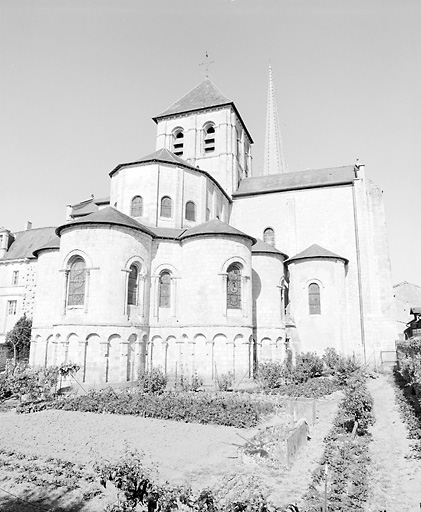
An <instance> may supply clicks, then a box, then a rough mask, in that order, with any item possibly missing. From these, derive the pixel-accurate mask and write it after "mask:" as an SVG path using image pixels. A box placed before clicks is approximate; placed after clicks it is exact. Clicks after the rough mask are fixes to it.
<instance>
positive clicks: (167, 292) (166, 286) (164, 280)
mask: <svg viewBox="0 0 421 512" xmlns="http://www.w3.org/2000/svg"><path fill="white" fill-rule="evenodd" d="M159 307H160V308H169V307H171V274H170V273H169V271H168V270H163V271H162V272H161V273H160V274H159Z"/></svg>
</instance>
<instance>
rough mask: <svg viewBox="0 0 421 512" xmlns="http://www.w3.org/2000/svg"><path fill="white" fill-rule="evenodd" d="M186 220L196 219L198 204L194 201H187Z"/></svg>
mask: <svg viewBox="0 0 421 512" xmlns="http://www.w3.org/2000/svg"><path fill="white" fill-rule="evenodd" d="M185 217H186V220H193V221H195V220H196V205H195V204H194V203H193V201H187V203H186V215H185Z"/></svg>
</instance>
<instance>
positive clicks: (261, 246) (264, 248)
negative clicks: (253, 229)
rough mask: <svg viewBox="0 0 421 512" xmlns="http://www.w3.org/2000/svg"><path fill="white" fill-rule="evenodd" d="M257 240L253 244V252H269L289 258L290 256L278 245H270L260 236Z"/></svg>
mask: <svg viewBox="0 0 421 512" xmlns="http://www.w3.org/2000/svg"><path fill="white" fill-rule="evenodd" d="M256 240H257V242H256V243H255V244H254V245H253V248H252V250H251V252H252V253H253V254H255V253H267V254H277V255H278V256H283V257H284V258H288V256H287V255H286V254H285V253H283V252H281V251H279V250H278V249H277V248H276V247H273V245H269V244H267V243H266V242H264V241H263V240H260V238H256Z"/></svg>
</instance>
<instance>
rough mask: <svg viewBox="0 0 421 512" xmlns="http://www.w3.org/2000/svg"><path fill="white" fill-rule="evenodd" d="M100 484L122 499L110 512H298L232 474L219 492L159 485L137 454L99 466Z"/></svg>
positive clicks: (249, 480) (251, 481) (252, 482)
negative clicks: (280, 505)
mask: <svg viewBox="0 0 421 512" xmlns="http://www.w3.org/2000/svg"><path fill="white" fill-rule="evenodd" d="M96 469H97V472H98V475H99V478H100V483H101V484H102V485H103V486H104V487H107V485H108V484H112V485H114V486H115V487H116V489H117V493H118V499H117V501H116V502H115V503H113V504H110V505H107V506H106V507H105V509H104V510H105V511H106V512H134V511H135V510H136V511H138V512H174V510H178V511H180V512H181V511H184V512H275V511H279V512H281V510H282V511H285V512H286V511H296V510H298V509H296V508H290V507H287V508H286V509H280V508H276V507H274V506H273V505H271V504H270V503H269V502H268V501H267V499H266V498H265V496H264V492H263V491H262V487H261V485H260V484H261V482H260V480H258V481H255V478H253V477H248V478H246V479H244V478H243V477H242V476H241V475H238V474H236V475H228V476H227V477H226V479H224V484H223V485H222V486H221V487H220V488H219V489H218V488H216V489H209V488H207V489H203V490H202V491H199V492H197V493H195V492H193V491H192V489H191V488H190V487H186V486H172V485H170V484H168V483H165V484H164V485H159V484H157V483H156V475H154V473H153V472H152V471H151V470H150V469H149V468H147V467H146V466H144V464H143V463H142V459H141V456H140V455H139V454H138V453H137V452H129V453H126V455H125V456H124V457H123V458H122V459H120V460H119V461H117V462H106V463H103V464H98V466H97V468H96Z"/></svg>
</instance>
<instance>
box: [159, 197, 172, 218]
mask: <svg viewBox="0 0 421 512" xmlns="http://www.w3.org/2000/svg"><path fill="white" fill-rule="evenodd" d="M161 217H168V218H171V217H172V200H171V197H168V196H164V197H163V198H162V199H161Z"/></svg>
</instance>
